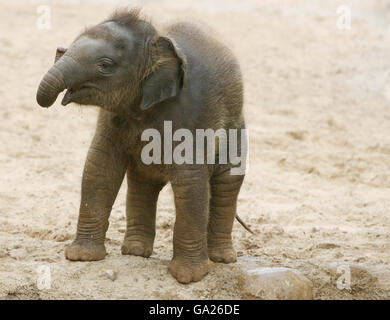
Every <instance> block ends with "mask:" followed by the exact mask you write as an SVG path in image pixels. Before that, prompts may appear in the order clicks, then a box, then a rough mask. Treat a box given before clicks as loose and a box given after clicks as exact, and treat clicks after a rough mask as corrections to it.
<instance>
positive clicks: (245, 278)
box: [239, 266, 313, 300]
mask: <svg viewBox="0 0 390 320" xmlns="http://www.w3.org/2000/svg"><path fill="white" fill-rule="evenodd" d="M241 271H242V275H241V277H240V278H239V279H240V283H241V285H242V288H243V298H247V299H262V300H310V299H312V298H313V293H312V286H313V285H312V283H311V281H310V280H309V279H307V278H306V277H304V276H303V275H302V274H301V273H300V272H298V271H297V270H294V269H290V268H279V267H278V268H276V267H256V268H246V267H245V266H241Z"/></svg>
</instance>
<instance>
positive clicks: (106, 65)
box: [98, 59, 113, 73]
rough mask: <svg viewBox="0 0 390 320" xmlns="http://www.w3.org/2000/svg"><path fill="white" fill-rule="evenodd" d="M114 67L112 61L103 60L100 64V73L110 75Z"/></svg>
mask: <svg viewBox="0 0 390 320" xmlns="http://www.w3.org/2000/svg"><path fill="white" fill-rule="evenodd" d="M112 66H113V63H112V61H110V60H108V59H102V60H100V61H99V62H98V67H99V71H100V72H101V73H108V72H109V71H110V69H111V67H112Z"/></svg>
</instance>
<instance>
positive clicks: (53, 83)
mask: <svg viewBox="0 0 390 320" xmlns="http://www.w3.org/2000/svg"><path fill="white" fill-rule="evenodd" d="M74 64H75V61H73V60H72V59H70V58H69V57H66V56H63V57H62V58H61V59H59V60H58V61H57V62H56V63H55V64H54V65H53V66H52V67H51V68H50V69H49V71H48V72H47V73H46V74H45V76H44V77H43V79H42V80H41V83H40V84H39V88H38V91H37V102H38V104H39V105H40V106H41V107H45V108H48V107H50V106H51V105H52V104H53V103H54V102H55V101H56V99H57V97H58V95H59V93H60V92H62V91H63V90H65V89H66V88H68V83H67V82H68V81H69V79H70V78H71V74H72V70H75V66H74Z"/></svg>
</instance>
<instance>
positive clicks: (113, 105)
mask: <svg viewBox="0 0 390 320" xmlns="http://www.w3.org/2000/svg"><path fill="white" fill-rule="evenodd" d="M65 89H67V91H66V93H65V96H64V98H63V100H62V105H64V106H65V105H67V104H69V103H70V102H74V103H77V104H81V105H95V106H99V107H101V109H100V113H99V117H98V123H97V127H96V133H95V136H94V138H93V141H92V144H91V146H90V148H89V151H88V156H87V160H86V163H85V167H84V172H83V178H82V188H81V189H82V190H81V204H80V214H79V219H78V224H77V235H76V239H75V240H74V241H73V243H72V244H71V245H70V246H68V247H67V248H66V252H65V256H66V258H67V259H69V260H78V261H92V260H101V259H103V258H104V257H105V255H106V249H105V246H104V240H105V235H106V231H107V228H108V218H109V215H110V212H111V208H112V205H113V203H114V201H115V198H116V196H117V193H118V190H119V188H120V186H121V184H122V181H123V179H124V176H125V174H126V173H127V184H128V191H127V208H126V216H127V228H126V233H125V238H124V241H123V245H122V254H128V255H137V256H143V257H149V256H150V255H151V254H152V250H153V241H154V237H155V226H156V223H155V220H156V202H157V198H158V195H159V192H160V190H161V189H162V188H163V187H164V185H165V184H167V183H168V182H169V183H171V186H172V190H173V193H174V199H175V207H176V221H175V226H174V235H173V259H172V261H171V263H170V267H169V269H170V272H171V274H172V275H173V276H174V277H175V278H176V279H177V280H178V281H179V282H181V283H189V282H191V281H199V280H201V279H202V278H203V277H204V276H205V275H206V274H207V272H208V270H209V258H210V259H211V260H212V261H215V262H224V263H230V262H234V261H236V253H235V250H234V248H233V245H232V238H231V232H232V227H233V222H234V218H235V215H236V203H237V196H238V193H239V190H240V187H241V184H242V181H243V178H244V175H243V173H240V174H237V173H235V174H232V172H233V171H232V170H234V169H237V166H238V162H237V161H232V160H231V157H230V155H231V154H234V155H236V157H235V158H234V157H233V158H234V159H235V160H237V158H238V157H237V155H239V154H241V155H242V154H243V153H244V148H243V147H242V144H243V139H242V137H243V134H242V132H243V131H245V130H242V129H244V127H245V124H244V118H243V115H242V105H243V84H242V78H241V72H240V68H239V65H238V63H237V61H236V59H235V57H234V56H233V54H232V53H231V51H230V50H229V49H228V48H227V47H225V46H224V45H223V44H221V43H220V42H219V41H218V40H217V39H216V38H215V37H213V36H211V35H210V34H209V32H205V31H204V30H203V28H200V27H199V26H197V25H195V24H192V23H187V22H184V23H176V24H173V25H170V26H169V27H168V28H166V29H165V30H164V31H163V32H158V31H157V30H156V28H155V27H153V25H152V24H151V23H150V22H148V21H147V20H145V19H143V18H141V17H140V14H139V10H137V9H133V10H125V11H117V12H115V13H114V14H113V15H112V16H111V17H110V18H109V19H108V20H106V21H104V22H102V23H100V24H98V25H96V26H94V27H92V28H89V29H87V30H86V31H84V32H83V33H82V34H81V35H79V36H78V37H77V38H76V40H75V41H74V42H73V43H72V44H71V46H70V47H69V48H68V49H66V48H58V50H57V55H56V61H55V64H54V65H53V66H52V68H51V69H50V70H49V71H48V72H47V73H46V74H45V76H44V78H43V79H42V81H41V83H40V85H39V89H38V91H37V102H38V103H39V105H41V106H42V107H49V106H51V105H52V104H53V103H54V102H55V100H56V98H57V96H58V95H59V93H60V92H61V91H63V90H65ZM234 129H235V130H234ZM234 131H235V132H238V134H237V133H236V134H234ZM202 132H203V133H205V132H206V133H208V134H206V135H203V137H202V138H203V140H202V141H200V139H196V144H195V137H196V138H198V136H200V134H199V133H202ZM212 132H214V133H215V134H214V136H212V137H211V139H210V138H209V137H210V133H212ZM156 133H158V134H160V137H157V135H156ZM232 137H233V138H234V137H235V138H237V137H241V138H239V139H238V142H237V141H236V140H237V139H233V138H232ZM151 138H153V139H151ZM183 138H184V139H183ZM206 140H207V141H206ZM245 141H246V140H245ZM204 142H207V143H204ZM235 142H237V143H235ZM213 146H214V149H212V148H211V147H213ZM224 146H227V147H224ZM206 147H207V148H206ZM209 147H210V148H209ZM233 149H234V150H233ZM241 149H242V150H241ZM209 150H214V151H212V152H211V153H210V151H209ZM183 153H184V156H183ZM227 154H228V155H229V157H227V156H226V155H227ZM227 158H229V159H227Z"/></svg>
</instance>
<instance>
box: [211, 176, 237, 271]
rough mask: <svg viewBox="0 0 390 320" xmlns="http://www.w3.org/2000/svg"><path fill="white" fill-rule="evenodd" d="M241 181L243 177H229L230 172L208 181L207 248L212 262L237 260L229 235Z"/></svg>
mask: <svg viewBox="0 0 390 320" xmlns="http://www.w3.org/2000/svg"><path fill="white" fill-rule="evenodd" d="M243 180H244V176H243V175H231V174H230V170H225V171H223V172H222V173H216V174H214V175H213V176H212V177H211V179H210V191H211V198H210V214H209V223H208V233H207V246H208V254H209V258H210V259H211V260H212V261H214V262H224V263H231V262H235V261H236V260H237V255H236V252H235V250H234V248H233V243H232V236H231V233H232V229H233V222H234V219H235V216H236V209H237V197H238V193H239V191H240V188H241V185H242V182H243Z"/></svg>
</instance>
